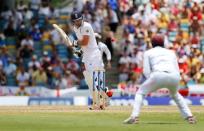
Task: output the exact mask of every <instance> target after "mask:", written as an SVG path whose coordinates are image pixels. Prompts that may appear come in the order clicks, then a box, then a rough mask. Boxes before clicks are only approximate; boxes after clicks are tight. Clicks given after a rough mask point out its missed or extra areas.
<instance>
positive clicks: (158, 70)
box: [131, 47, 192, 118]
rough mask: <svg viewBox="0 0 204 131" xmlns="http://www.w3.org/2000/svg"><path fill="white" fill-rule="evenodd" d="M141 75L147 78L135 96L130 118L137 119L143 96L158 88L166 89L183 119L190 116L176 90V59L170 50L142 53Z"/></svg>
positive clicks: (177, 76) (159, 48)
mask: <svg viewBox="0 0 204 131" xmlns="http://www.w3.org/2000/svg"><path fill="white" fill-rule="evenodd" d="M143 63H144V64H143V66H144V68H143V69H144V70H143V73H144V75H145V77H146V78H147V79H146V81H145V82H144V83H143V84H142V85H141V86H140V88H139V90H138V91H137V93H136V95H135V102H134V105H133V112H132V115H131V116H132V117H138V116H139V113H140V108H141V106H142V101H143V99H144V96H145V95H147V94H148V93H150V92H153V91H156V90H157V89H159V88H168V89H169V91H170V94H171V96H172V98H173V100H174V101H175V102H176V104H177V105H178V107H179V109H180V112H181V114H182V116H183V117H184V118H187V117H188V116H192V113H191V111H190V109H189V108H188V106H187V104H186V102H185V100H184V98H183V97H182V96H181V95H180V94H179V93H178V91H177V89H178V86H179V81H180V73H179V67H178V63H177V57H176V55H175V53H174V52H173V51H171V50H168V49H165V48H162V47H155V48H152V49H150V50H148V51H146V52H145V53H144V60H143Z"/></svg>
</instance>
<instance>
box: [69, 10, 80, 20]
mask: <svg viewBox="0 0 204 131" xmlns="http://www.w3.org/2000/svg"><path fill="white" fill-rule="evenodd" d="M80 19H83V16H82V14H81V13H80V12H78V11H74V12H72V13H71V21H72V22H73V21H75V20H80Z"/></svg>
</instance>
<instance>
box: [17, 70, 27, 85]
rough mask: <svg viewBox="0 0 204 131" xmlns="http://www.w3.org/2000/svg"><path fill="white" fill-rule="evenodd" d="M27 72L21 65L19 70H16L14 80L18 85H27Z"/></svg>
mask: <svg viewBox="0 0 204 131" xmlns="http://www.w3.org/2000/svg"><path fill="white" fill-rule="evenodd" d="M29 78H30V76H29V73H28V72H26V71H25V69H24V67H23V66H20V70H19V71H18V72H17V76H16V80H17V83H18V85H19V86H28V85H29Z"/></svg>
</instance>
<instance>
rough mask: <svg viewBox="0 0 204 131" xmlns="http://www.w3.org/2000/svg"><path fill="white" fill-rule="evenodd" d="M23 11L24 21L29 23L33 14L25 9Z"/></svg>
mask: <svg viewBox="0 0 204 131" xmlns="http://www.w3.org/2000/svg"><path fill="white" fill-rule="evenodd" d="M23 11H24V12H23V15H24V19H25V20H26V21H30V20H31V19H32V18H33V12H32V11H31V10H30V9H28V8H27V7H25V8H24V10H23Z"/></svg>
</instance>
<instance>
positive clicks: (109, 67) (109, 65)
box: [107, 61, 111, 69]
mask: <svg viewBox="0 0 204 131" xmlns="http://www.w3.org/2000/svg"><path fill="white" fill-rule="evenodd" d="M107 69H111V62H110V61H108V63H107Z"/></svg>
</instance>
